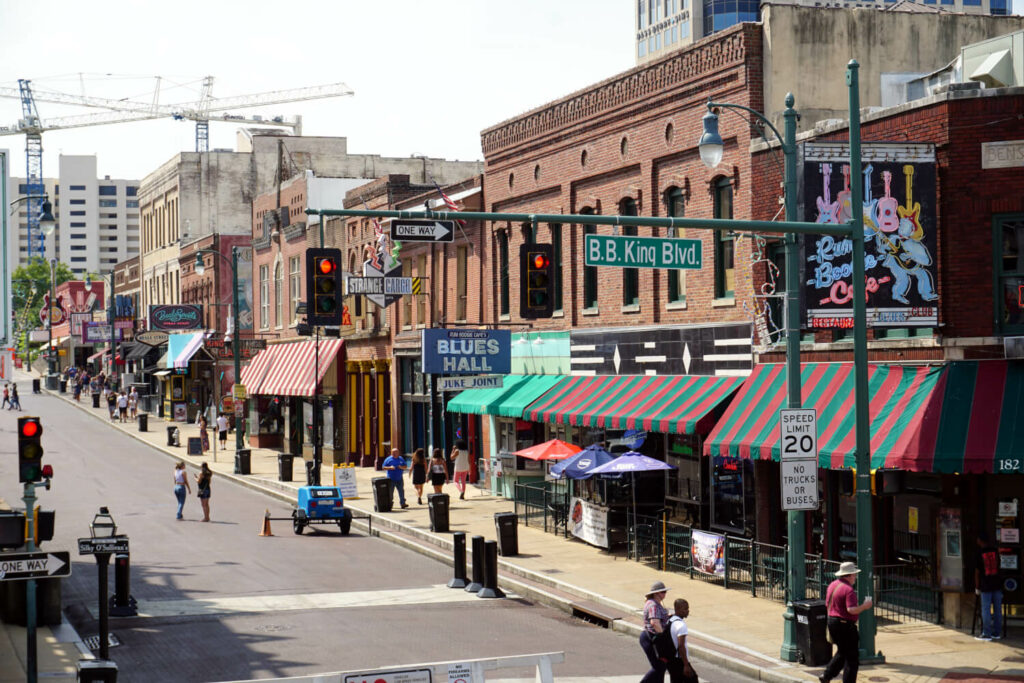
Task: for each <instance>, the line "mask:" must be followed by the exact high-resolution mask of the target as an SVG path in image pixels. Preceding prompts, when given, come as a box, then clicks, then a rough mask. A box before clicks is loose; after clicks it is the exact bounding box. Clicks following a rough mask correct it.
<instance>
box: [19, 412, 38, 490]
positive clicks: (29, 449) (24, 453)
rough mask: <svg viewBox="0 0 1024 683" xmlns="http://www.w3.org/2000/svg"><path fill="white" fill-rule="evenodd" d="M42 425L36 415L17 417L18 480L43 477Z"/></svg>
mask: <svg viewBox="0 0 1024 683" xmlns="http://www.w3.org/2000/svg"><path fill="white" fill-rule="evenodd" d="M42 436H43V425H42V423H41V422H40V421H39V418H38V417H19V418H18V481H20V482H32V481H40V480H41V479H42V478H43V474H42V471H41V468H42V459H43V443H42V438H41V437H42Z"/></svg>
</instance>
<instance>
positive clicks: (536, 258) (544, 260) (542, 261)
mask: <svg viewBox="0 0 1024 683" xmlns="http://www.w3.org/2000/svg"><path fill="white" fill-rule="evenodd" d="M549 263H550V261H549V260H548V257H547V256H545V255H544V254H534V255H533V267H534V268H535V269H537V270H541V269H543V268H547V267H548V264H549Z"/></svg>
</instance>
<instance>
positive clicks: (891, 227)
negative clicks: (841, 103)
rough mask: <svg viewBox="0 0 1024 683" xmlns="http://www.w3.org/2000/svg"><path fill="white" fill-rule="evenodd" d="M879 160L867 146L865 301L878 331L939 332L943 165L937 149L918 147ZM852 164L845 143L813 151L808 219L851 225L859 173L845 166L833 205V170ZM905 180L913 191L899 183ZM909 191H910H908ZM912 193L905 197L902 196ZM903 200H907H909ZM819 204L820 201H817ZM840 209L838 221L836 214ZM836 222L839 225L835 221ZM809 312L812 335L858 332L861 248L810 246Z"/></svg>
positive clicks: (838, 242) (828, 239)
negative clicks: (855, 278) (855, 275)
mask: <svg viewBox="0 0 1024 683" xmlns="http://www.w3.org/2000/svg"><path fill="white" fill-rule="evenodd" d="M878 146H879V147H885V148H886V149H884V151H877V152H874V153H872V152H871V149H872V148H873V147H875V145H865V146H864V153H863V158H864V159H865V162H864V163H863V164H862V165H861V167H860V168H858V169H857V171H856V172H857V173H859V174H860V175H861V176H862V177H863V183H864V199H863V216H864V238H865V245H864V246H865V250H864V251H865V254H864V270H865V276H866V281H865V290H866V291H864V292H863V293H861V294H860V296H864V297H865V299H866V301H867V304H868V324H869V325H870V326H872V327H934V326H936V325H937V324H938V308H937V306H936V303H935V302H937V301H938V294H937V292H936V290H935V282H936V264H935V259H934V258H933V255H934V254H935V248H936V237H935V206H936V198H935V194H936V193H935V162H934V146H932V145H926V144H915V143H910V144H909V146H908V147H907V148H906V151H904V150H902V149H901V150H895V151H894V150H893V149H892V148H891V146H886V145H878ZM844 155H845V156H846V157H847V158H848V156H849V148H848V146H847V145H845V144H844V143H808V144H807V145H806V146H805V150H804V159H803V163H804V168H803V181H802V182H803V191H804V197H806V198H807V201H804V202H803V203H802V205H803V207H804V208H803V216H802V219H803V220H805V221H808V222H818V223H830V222H838V223H842V222H846V221H848V220H850V217H851V216H852V193H851V192H850V182H851V177H854V176H853V173H854V170H853V169H852V168H851V167H850V165H849V164H841V166H840V167H841V169H842V174H843V189H842V190H841V191H840V192H839V193H838V195H837V196H836V201H835V202H830V201H829V199H830V197H831V193H830V190H831V188H830V185H831V182H832V180H831V175H833V174H832V172H831V169H832V167H834V165H835V164H836V163H837V160H842V159H843V158H844ZM898 174H902V175H903V176H904V178H905V180H906V182H905V184H903V183H900V184H895V183H893V178H894V177H898ZM900 185H904V187H900ZM901 189H902V190H904V192H903V193H899V192H898V191H899V190H901ZM901 194H902V196H901ZM811 197H814V198H815V199H814V201H811V200H810V198H811ZM835 204H837V205H838V207H837V209H836V211H835V213H834V214H831V213H830V212H829V209H830V208H831V207H832V206H833V205H835ZM831 215H834V216H835V218H834V220H827V219H828V218H829V217H830V216H831ZM803 253H804V255H805V256H804V259H805V260H804V271H803V282H804V291H803V307H804V310H805V314H806V325H807V327H809V328H812V329H815V328H817V329H823V328H851V327H852V326H853V310H852V309H853V297H854V296H855V295H856V293H855V292H854V290H853V287H852V282H851V279H852V264H851V262H850V261H851V259H852V257H853V243H852V241H851V240H850V239H848V238H840V237H832V236H829V235H820V236H817V237H815V236H812V235H808V236H806V238H805V239H804V247H803Z"/></svg>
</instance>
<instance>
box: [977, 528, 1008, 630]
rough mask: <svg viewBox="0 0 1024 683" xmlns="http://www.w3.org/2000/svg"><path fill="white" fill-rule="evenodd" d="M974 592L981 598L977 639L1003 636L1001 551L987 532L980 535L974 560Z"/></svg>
mask: <svg viewBox="0 0 1024 683" xmlns="http://www.w3.org/2000/svg"><path fill="white" fill-rule="evenodd" d="M974 594H975V595H976V596H977V597H978V599H979V600H981V635H980V636H975V639H976V640H999V639H1000V638H1002V637H1003V591H1002V586H1001V585H1000V581H999V552H998V551H997V550H996V549H995V548H994V547H992V544H991V543H989V540H988V537H987V536H986V535H985V534H980V535H979V536H978V554H977V556H976V557H975V562H974Z"/></svg>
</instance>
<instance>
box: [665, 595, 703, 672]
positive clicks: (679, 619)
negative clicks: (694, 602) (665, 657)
mask: <svg viewBox="0 0 1024 683" xmlns="http://www.w3.org/2000/svg"><path fill="white" fill-rule="evenodd" d="M672 608H673V610H674V611H675V614H673V615H672V616H671V617H669V620H668V626H669V631H670V633H671V634H672V642H673V644H675V647H676V656H675V657H674V658H672V659H670V660H669V661H668V675H669V680H670V681H672V683H697V681H698V679H697V672H696V671H694V670H693V665H692V664H691V663H690V648H689V647H687V645H686V635H687V633H688V632H689V630H688V629H687V628H686V621H685V620H686V617H688V616H690V603H689V602H687V601H686V600H684V599H683V598H676V600H675V602H674V603H673V604H672Z"/></svg>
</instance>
